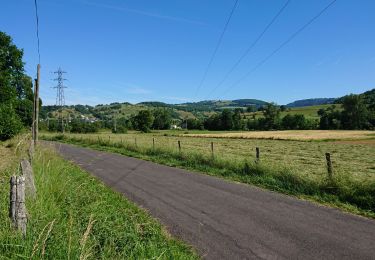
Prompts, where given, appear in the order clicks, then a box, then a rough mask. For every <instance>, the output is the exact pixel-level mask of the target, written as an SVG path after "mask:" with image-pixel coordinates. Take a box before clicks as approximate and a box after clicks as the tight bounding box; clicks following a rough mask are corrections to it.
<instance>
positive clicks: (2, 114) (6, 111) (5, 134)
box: [0, 104, 22, 141]
mask: <svg viewBox="0 0 375 260" xmlns="http://www.w3.org/2000/svg"><path fill="white" fill-rule="evenodd" d="M21 130H22V122H21V119H20V118H19V116H18V115H17V114H16V112H15V110H14V109H13V108H12V107H11V105H10V104H1V105H0V140H1V141H4V140H7V139H10V138H12V137H13V136H15V135H16V134H18V133H19V132H20V131H21Z"/></svg>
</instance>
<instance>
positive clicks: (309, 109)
mask: <svg viewBox="0 0 375 260" xmlns="http://www.w3.org/2000/svg"><path fill="white" fill-rule="evenodd" d="M332 105H335V106H336V109H337V110H342V108H341V104H329V105H317V106H306V107H291V108H288V109H287V111H282V112H281V113H280V116H281V118H283V117H284V116H286V115H296V114H302V115H304V116H305V117H306V118H308V119H317V120H318V119H319V115H318V111H319V109H327V108H328V107H330V106H332ZM245 115H246V116H247V117H253V116H255V118H260V117H263V112H262V111H257V112H250V113H249V112H247V113H245Z"/></svg>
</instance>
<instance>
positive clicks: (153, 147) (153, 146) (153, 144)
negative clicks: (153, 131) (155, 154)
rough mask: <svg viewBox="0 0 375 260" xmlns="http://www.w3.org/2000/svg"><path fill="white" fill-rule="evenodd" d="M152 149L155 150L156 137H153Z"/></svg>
mask: <svg viewBox="0 0 375 260" xmlns="http://www.w3.org/2000/svg"><path fill="white" fill-rule="evenodd" d="M152 149H153V150H155V138H154V137H153V138H152Z"/></svg>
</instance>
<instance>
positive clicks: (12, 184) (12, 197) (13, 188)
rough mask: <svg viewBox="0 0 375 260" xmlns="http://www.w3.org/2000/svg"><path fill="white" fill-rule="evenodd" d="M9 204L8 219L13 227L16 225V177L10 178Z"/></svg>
mask: <svg viewBox="0 0 375 260" xmlns="http://www.w3.org/2000/svg"><path fill="white" fill-rule="evenodd" d="M9 199H10V204H9V217H10V219H11V220H12V222H13V224H14V226H15V225H16V200H17V181H16V176H12V177H10V196H9Z"/></svg>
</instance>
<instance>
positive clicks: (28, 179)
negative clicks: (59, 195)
mask: <svg viewBox="0 0 375 260" xmlns="http://www.w3.org/2000/svg"><path fill="white" fill-rule="evenodd" d="M21 171H22V175H23V176H24V177H25V188H26V193H27V194H26V195H27V196H29V197H31V198H33V199H35V196H36V188H35V183H34V174H33V168H32V167H31V165H30V163H29V161H28V160H26V159H23V160H22V161H21Z"/></svg>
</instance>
